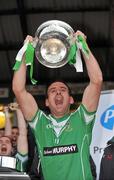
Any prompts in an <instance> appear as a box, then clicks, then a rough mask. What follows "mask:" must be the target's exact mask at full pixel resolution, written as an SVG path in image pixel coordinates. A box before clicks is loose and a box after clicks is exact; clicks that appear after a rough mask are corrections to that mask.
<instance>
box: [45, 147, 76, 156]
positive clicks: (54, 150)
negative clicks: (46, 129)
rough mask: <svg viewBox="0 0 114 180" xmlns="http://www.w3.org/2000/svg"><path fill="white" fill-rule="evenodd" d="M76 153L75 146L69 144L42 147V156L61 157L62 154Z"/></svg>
mask: <svg viewBox="0 0 114 180" xmlns="http://www.w3.org/2000/svg"><path fill="white" fill-rule="evenodd" d="M77 152H78V147H77V144H70V145H66V146H54V147H44V150H43V155H44V156H54V155H62V154H69V153H77Z"/></svg>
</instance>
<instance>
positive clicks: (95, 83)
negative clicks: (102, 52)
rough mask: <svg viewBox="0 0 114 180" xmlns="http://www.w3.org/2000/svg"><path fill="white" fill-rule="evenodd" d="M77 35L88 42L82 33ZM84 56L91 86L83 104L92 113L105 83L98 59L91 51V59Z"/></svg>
mask: <svg viewBox="0 0 114 180" xmlns="http://www.w3.org/2000/svg"><path fill="white" fill-rule="evenodd" d="M76 35H82V36H83V38H84V39H85V40H86V36H85V35H84V34H83V33H82V32H80V31H77V32H76ZM82 55H83V58H84V61H85V64H86V68H87V73H88V76H89V79H90V82H89V85H88V86H87V87H86V89H85V91H84V94H83V98H82V103H83V105H84V106H85V107H86V109H87V110H88V111H90V112H92V111H95V110H96V109H97V106H98V102H99V97H100V93H101V88H102V81H103V80H102V79H103V78H102V72H101V69H100V67H99V65H98V63H97V60H96V58H95V57H94V55H93V54H92V52H91V50H90V49H89V58H87V57H86V56H85V55H84V53H83V52H82Z"/></svg>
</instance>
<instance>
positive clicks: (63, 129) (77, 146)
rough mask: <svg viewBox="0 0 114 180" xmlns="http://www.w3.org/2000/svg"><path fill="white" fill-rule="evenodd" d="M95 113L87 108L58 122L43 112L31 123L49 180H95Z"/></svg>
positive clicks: (42, 164)
mask: <svg viewBox="0 0 114 180" xmlns="http://www.w3.org/2000/svg"><path fill="white" fill-rule="evenodd" d="M94 119H95V112H91V113H90V112H88V111H87V110H86V109H85V107H84V106H83V105H80V106H79V108H78V109H77V110H76V111H74V112H71V113H69V114H67V115H65V116H64V117H62V118H59V119H56V118H54V117H53V116H52V115H46V114H45V113H44V112H43V111H41V110H39V111H38V112H37V114H36V115H35V117H34V119H33V120H32V121H30V122H29V124H30V126H31V128H32V130H33V133H34V136H35V139H36V144H37V148H38V152H39V155H40V160H41V166H42V171H43V176H44V179H45V180H92V179H93V178H92V174H91V168H90V162H89V157H90V152H89V148H90V143H91V137H92V128H93V124H94Z"/></svg>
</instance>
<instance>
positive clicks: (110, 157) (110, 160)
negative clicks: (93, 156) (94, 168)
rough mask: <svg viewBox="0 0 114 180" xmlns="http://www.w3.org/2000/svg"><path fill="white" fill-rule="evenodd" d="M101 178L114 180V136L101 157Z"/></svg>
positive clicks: (101, 179) (100, 179) (102, 179)
mask: <svg viewBox="0 0 114 180" xmlns="http://www.w3.org/2000/svg"><path fill="white" fill-rule="evenodd" d="M99 180H114V136H113V137H112V138H111V139H110V140H109V141H108V142H107V146H106V147H105V148H104V153H103V156H102V158H101V164H100V175H99Z"/></svg>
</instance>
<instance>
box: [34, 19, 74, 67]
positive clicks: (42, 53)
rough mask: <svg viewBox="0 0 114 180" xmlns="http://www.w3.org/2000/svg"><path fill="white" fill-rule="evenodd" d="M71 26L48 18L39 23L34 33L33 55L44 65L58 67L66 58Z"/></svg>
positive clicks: (72, 32)
mask: <svg viewBox="0 0 114 180" xmlns="http://www.w3.org/2000/svg"><path fill="white" fill-rule="evenodd" d="M73 34H74V30H73V29H72V27H71V26H70V25H69V24H67V23H65V22H63V21H59V20H50V21H47V22H44V23H43V24H41V25H40V26H39V27H38V29H37V31H36V33H35V43H36V44H35V55H36V58H37V59H38V61H39V62H40V63H41V64H43V65H44V66H46V67H50V68H58V67H62V66H64V65H65V64H66V63H67V62H68V60H67V57H68V54H69V50H70V46H71V44H70V38H71V37H73Z"/></svg>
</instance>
